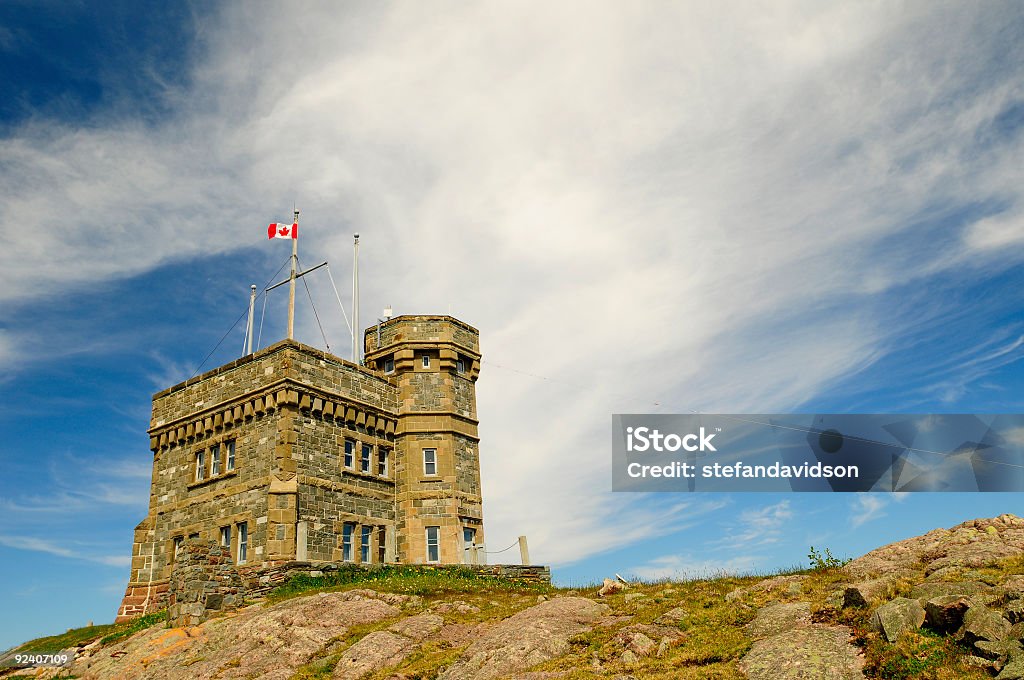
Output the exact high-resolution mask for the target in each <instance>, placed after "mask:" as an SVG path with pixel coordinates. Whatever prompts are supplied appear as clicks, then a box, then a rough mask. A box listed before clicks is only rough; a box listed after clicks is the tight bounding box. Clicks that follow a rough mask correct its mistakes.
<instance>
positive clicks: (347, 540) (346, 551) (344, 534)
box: [341, 522, 356, 562]
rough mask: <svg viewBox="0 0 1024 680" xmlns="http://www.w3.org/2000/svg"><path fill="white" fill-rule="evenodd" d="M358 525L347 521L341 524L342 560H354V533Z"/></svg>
mask: <svg viewBox="0 0 1024 680" xmlns="http://www.w3.org/2000/svg"><path fill="white" fill-rule="evenodd" d="M355 529H356V525H355V524H353V523H352V522H345V523H344V524H343V525H342V526H341V561H342V562H351V561H352V534H354V533H355Z"/></svg>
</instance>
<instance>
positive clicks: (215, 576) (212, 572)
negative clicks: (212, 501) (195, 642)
mask: <svg viewBox="0 0 1024 680" xmlns="http://www.w3.org/2000/svg"><path fill="white" fill-rule="evenodd" d="M244 596H245V586H244V585H243V583H242V578H241V576H239V574H238V571H237V570H236V569H235V566H234V564H232V562H231V556H230V555H229V554H228V550H227V549H225V548H222V547H221V546H218V545H217V544H216V543H214V542H213V541H186V542H185V543H184V544H183V545H182V546H181V548H180V549H179V550H178V557H177V559H176V561H175V564H174V571H173V573H172V574H171V582H170V588H169V589H168V609H167V619H168V621H169V622H170V625H171V626H172V627H179V626H196V625H199V624H200V623H202V622H203V621H205V620H206V619H208V618H210V616H212V615H214V614H216V613H219V612H224V611H231V610H233V609H236V608H238V607H239V606H241V604H242V600H243V598H244Z"/></svg>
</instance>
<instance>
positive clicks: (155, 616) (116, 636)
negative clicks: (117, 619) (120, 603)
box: [100, 609, 167, 645]
mask: <svg viewBox="0 0 1024 680" xmlns="http://www.w3.org/2000/svg"><path fill="white" fill-rule="evenodd" d="M166 620H167V610H166V609H161V610H160V611H158V612H153V613H152V614H146V615H145V616H140V617H138V618H136V619H132V620H131V621H125V622H124V623H118V624H114V628H116V629H117V630H114V631H113V632H111V633H109V634H108V635H105V636H104V637H103V640H101V641H100V644H104V645H109V644H110V643H111V642H117V641H118V640H121V639H122V638H126V637H128V636H129V635H134V634H135V633H138V632H139V631H140V630H145V629H146V628H150V627H152V626H155V625H156V624H158V623H160V622H161V621H166Z"/></svg>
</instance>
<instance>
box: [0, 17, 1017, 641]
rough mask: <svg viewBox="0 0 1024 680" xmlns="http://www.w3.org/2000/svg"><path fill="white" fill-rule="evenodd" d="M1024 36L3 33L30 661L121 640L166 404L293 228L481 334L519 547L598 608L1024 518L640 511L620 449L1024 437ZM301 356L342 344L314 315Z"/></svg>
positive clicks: (326, 289)
mask: <svg viewBox="0 0 1024 680" xmlns="http://www.w3.org/2000/svg"><path fill="white" fill-rule="evenodd" d="M1022 38H1024V10H1022V8H1021V7H1020V5H1018V4H1014V3H986V4H983V5H979V4H962V3H935V2H921V3H909V4H901V5H899V6H897V5H895V4H893V5H890V6H886V5H882V6H871V7H869V6H848V5H845V4H835V5H827V4H823V3H816V2H815V3H801V2H794V3H779V4H776V3H773V5H772V7H771V8H770V10H769V9H765V10H763V12H762V13H752V12H750V11H749V9H748V7H747V5H746V3H735V4H723V5H715V6H714V7H711V6H706V5H689V4H685V3H676V4H673V5H658V6H653V5H647V6H643V7H625V6H623V5H622V3H607V4H595V3H582V4H574V3H566V4H559V5H558V6H557V7H551V6H548V5H545V4H537V5H534V6H531V5H529V4H523V3H508V4H497V3H489V4H486V5H476V6H473V5H465V4H463V3H451V4H440V5H438V4H431V6H430V7H429V8H426V7H417V6H410V5H398V4H394V5H393V4H386V3H348V4H346V5H344V6H338V5H337V4H336V3H325V4H322V5H319V4H312V3H303V4H302V5H297V6H288V5H286V4H284V3H281V4H278V5H273V6H268V5H262V4H260V5H254V4H252V3H224V4H218V5H215V6H213V5H208V4H205V3H203V4H196V5H188V4H183V3H165V4H161V3H150V4H147V6H146V11H145V12H141V11H139V10H138V9H137V6H136V5H135V4H134V3H127V2H126V3H114V4H110V3H102V4H100V3H95V4H92V3H81V4H69V3H42V4H40V3H17V2H16V3H4V4H2V5H0V82H2V84H3V85H4V92H5V94H6V96H5V98H4V102H3V103H2V104H0V197H2V200H0V218H2V219H0V224H2V225H3V226H2V227H0V229H2V230H3V237H4V240H5V242H6V244H7V247H6V248H4V249H3V250H2V251H0V283H2V286H0V301H2V304H0V403H3V408H2V409H0V428H2V432H3V434H4V436H3V437H2V438H0V462H2V465H3V472H4V474H3V475H0V508H2V509H3V513H2V520H0V584H2V585H0V600H2V601H3V602H5V604H6V606H5V607H4V611H5V612H6V613H5V614H4V615H3V617H2V618H0V647H6V646H9V645H12V644H15V643H17V642H19V641H21V640H23V639H25V638H27V637H34V636H36V635H40V634H48V633H54V632H59V631H62V630H64V629H65V628H68V627H71V626H78V625H83V624H84V623H85V622H86V621H88V620H93V621H96V622H101V621H109V620H110V619H111V618H112V617H113V615H114V613H115V610H116V607H117V604H118V603H119V600H120V597H121V595H122V594H123V589H124V585H125V583H126V580H127V576H128V566H127V565H128V555H129V552H130V548H131V541H132V529H133V527H134V526H135V525H136V524H137V523H138V521H140V520H141V519H142V518H143V517H144V516H145V514H146V505H147V502H148V486H149V471H150V461H151V457H150V453H149V451H148V439H147V437H146V434H145V430H146V427H147V424H148V417H149V405H150V404H149V399H150V397H151V395H152V394H153V393H154V392H156V391H158V390H160V389H162V388H164V387H166V386H168V385H170V384H172V383H175V382H178V381H180V380H183V379H184V378H187V377H188V376H189V375H191V374H192V373H193V372H195V371H196V370H197V369H198V368H199V364H200V362H202V361H203V359H204V357H206V356H207V354H208V353H209V352H210V351H211V350H212V349H213V348H214V346H215V345H216V344H217V343H218V341H219V340H220V339H221V338H222V336H224V334H225V332H227V331H228V329H229V328H231V326H232V324H233V323H234V322H235V320H236V319H237V318H238V316H239V315H240V314H241V313H242V312H243V311H244V309H245V306H246V299H247V294H248V288H249V284H250V283H256V284H257V285H263V284H264V283H265V282H266V281H267V280H268V279H270V278H271V277H272V275H273V274H274V272H275V270H277V269H278V267H279V266H280V265H281V264H282V263H283V262H284V261H285V260H286V259H287V256H288V252H287V245H286V244H283V243H281V242H273V243H270V242H267V241H266V239H265V236H264V229H265V226H266V224H267V223H268V222H270V221H276V220H279V219H285V218H287V217H288V215H289V212H290V209H291V207H292V205H293V201H294V202H297V203H298V204H299V206H300V207H301V208H302V211H303V213H302V224H303V227H302V230H301V233H302V239H301V241H300V257H301V258H302V260H303V262H304V263H306V264H307V265H308V264H314V263H316V262H318V261H321V260H323V259H329V260H330V261H331V263H332V266H331V268H332V271H333V273H334V276H335V279H336V280H337V281H338V283H339V285H342V286H344V287H347V282H348V280H349V277H350V275H351V270H350V267H349V262H350V244H351V234H352V233H353V232H356V231H358V232H360V233H361V234H362V244H363V245H362V250H361V274H362V279H361V282H362V292H363V297H362V316H363V319H364V320H368V319H371V318H375V315H376V314H378V313H379V310H380V309H381V308H382V307H384V306H385V305H392V306H393V307H394V309H395V312H396V313H449V312H450V313H452V314H454V315H456V316H458V317H459V318H462V319H464V320H465V321H467V322H469V323H471V324H473V325H475V326H477V327H478V328H480V330H481V335H482V345H483V351H484V365H483V372H482V376H481V379H480V382H479V384H478V393H479V410H480V414H481V426H480V430H481V435H482V438H483V441H482V444H481V458H482V468H483V469H482V475H483V485H484V487H483V489H484V498H485V522H486V529H487V535H488V548H489V549H492V550H497V549H500V548H504V547H505V546H507V545H509V544H511V543H512V542H513V541H514V540H515V538H516V536H518V535H519V534H526V535H527V536H528V537H529V539H530V547H531V554H532V556H533V557H534V558H535V559H536V560H538V561H542V562H545V563H550V564H552V565H553V567H554V574H555V578H556V580H557V581H559V582H561V583H583V582H589V581H595V580H598V579H600V578H603V577H605V576H608V575H610V574H611V573H614V572H618V573H622V574H634V575H639V576H646V577H660V576H672V575H675V576H681V575H700V574H705V573H715V572H717V571H720V570H732V571H744V570H770V569H774V568H779V567H787V566H792V565H794V564H796V563H800V562H806V555H807V551H808V548H809V546H811V545H814V546H817V547H819V548H820V547H830V548H831V549H832V551H833V552H834V553H836V554H838V555H847V556H853V555H857V554H860V553H863V552H865V551H867V550H869V549H871V548H873V547H877V546H878V545H881V544H883V543H885V542H888V541H892V540H897V539H900V538H905V537H908V536H911V535H916V534H919V533H922V532H924V531H928V530H930V529H932V528H935V527H938V526H950V525H953V524H956V523H958V522H961V521H964V520H967V519H971V518H974V517H983V516H992V515H997V514H1000V513H1003V512H1013V513H1017V514H1021V513H1022V510H1024V507H1022V506H1024V503H1022V501H1024V495H1022V494H974V495H953V494H905V495H899V496H893V495H881V494H872V495H856V494H855V495H843V494H835V495H810V494H807V495H799V494H729V495H725V494H696V495H692V496H690V495H685V494H650V495H637V494H613V493H611V491H610V486H611V482H610V474H609V465H610V460H611V454H610V442H609V440H608V434H609V428H608V425H609V422H610V419H609V415H610V414H611V413H616V412H634V413H636V412H650V411H657V412H662V413H672V412H690V411H702V412H708V413H713V412H720V413H782V412H821V413H833V412H834V413H847V412H861V413H870V412H893V413H900V412H903V413H922V412H951V413H958V412H964V413H970V412H978V413H986V412H989V413H998V412H1003V413H1019V412H1021V409H1022V404H1021V401H1022V396H1021V395H1022V394H1024V390H1022V388H1024V384H1022V383H1024V371H1022V368H1021V366H1022V362H1021V361H1020V360H1021V358H1022V356H1024V315H1022V314H1021V309H1022V307H1024V305H1022V296H1024V293H1022V291H1024V286H1022V283H1024V267H1022V262H1024V212H1022V209H1024V195H1022V188H1021V187H1024V182H1022V180H1024V164H1022V163H1021V162H1020V159H1021V158H1022V157H1024V153H1022V152H1024V134H1022V129H1024V86H1022V83H1024V77H1022V76H1024V73H1022V69H1024V67H1022V66H1021V65H1022V64H1024V39H1022ZM309 283H310V293H311V295H312V296H313V298H314V299H315V300H316V304H317V308H318V310H319V311H320V312H321V317H322V318H323V320H324V326H325V332H326V334H327V339H328V341H329V342H330V344H331V347H332V350H333V351H335V352H336V353H338V354H339V355H341V356H347V354H346V353H347V347H348V342H347V340H346V339H345V330H344V323H343V321H342V320H341V318H340V315H339V314H338V313H337V311H336V309H337V308H336V304H335V303H334V302H333V292H332V291H331V289H330V286H329V283H328V281H327V280H326V278H325V277H323V276H316V275H313V276H311V277H310V282H309ZM343 294H344V293H343ZM301 296H302V292H300V299H301ZM282 299H283V296H278V297H274V296H273V294H272V296H271V299H270V302H269V305H268V307H267V312H266V321H265V323H264V327H263V336H262V337H263V344H267V343H268V342H271V341H274V340H277V339H279V338H280V337H282V335H283V332H284V318H283V315H282V309H281V304H280V303H281V302H282ZM297 335H298V338H299V339H300V340H302V341H304V342H308V343H310V344H313V345H316V346H321V347H322V346H324V343H323V340H322V339H321V335H320V331H319V330H318V328H317V326H316V323H315V322H314V320H313V317H312V314H311V313H310V312H309V309H308V306H303V307H300V310H299V318H298V320H297ZM241 347H242V335H241V331H240V326H239V327H236V328H235V329H234V330H233V331H232V332H231V333H229V334H228V336H227V338H226V340H225V342H224V343H223V344H222V345H221V347H220V348H219V349H218V351H217V352H215V353H214V354H213V356H212V357H211V358H210V359H209V361H208V362H207V363H206V364H205V365H204V366H203V368H209V367H211V366H214V365H218V364H220V363H223V362H225V361H228V360H230V359H232V358H234V357H235V356H237V355H238V354H239V353H240V350H241ZM524 424H528V426H526V425H524Z"/></svg>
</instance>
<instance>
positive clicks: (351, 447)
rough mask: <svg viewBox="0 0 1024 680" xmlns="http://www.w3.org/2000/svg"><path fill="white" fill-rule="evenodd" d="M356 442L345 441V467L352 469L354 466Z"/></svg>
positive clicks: (351, 440)
mask: <svg viewBox="0 0 1024 680" xmlns="http://www.w3.org/2000/svg"><path fill="white" fill-rule="evenodd" d="M355 456H356V442H355V440H353V439H346V440H345V467H347V468H348V469H350V470H351V469H352V468H354V467H355V465H356V460H355Z"/></svg>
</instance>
